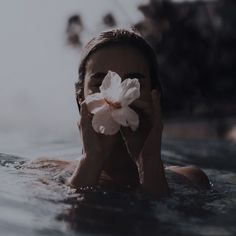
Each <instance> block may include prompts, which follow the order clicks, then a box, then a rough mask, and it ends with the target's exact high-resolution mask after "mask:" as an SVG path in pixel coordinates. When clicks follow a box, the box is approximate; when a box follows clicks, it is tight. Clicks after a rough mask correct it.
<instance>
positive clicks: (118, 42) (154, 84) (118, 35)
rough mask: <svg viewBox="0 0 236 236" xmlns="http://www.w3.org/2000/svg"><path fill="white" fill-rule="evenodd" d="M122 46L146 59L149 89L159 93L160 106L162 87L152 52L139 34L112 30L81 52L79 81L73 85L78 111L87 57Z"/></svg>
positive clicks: (95, 39)
mask: <svg viewBox="0 0 236 236" xmlns="http://www.w3.org/2000/svg"><path fill="white" fill-rule="evenodd" d="M122 45H124V46H130V47H132V48H136V49H137V50H139V51H140V52H141V53H142V54H143V55H144V56H145V57H146V59H147V61H148V63H149V68H150V77H151V88H152V89H157V90H158V91H159V92H160V93H161V104H162V99H163V98H162V97H163V96H162V95H163V94H162V87H161V83H160V80H159V77H158V63H157V58H156V54H155V52H154V50H153V49H152V47H151V46H150V45H149V44H148V43H147V41H146V40H145V39H144V38H143V37H142V36H141V35H140V34H139V33H137V32H135V31H133V30H128V29H112V30H108V31H103V32H101V33H100V34H99V35H98V36H97V37H95V38H93V39H92V40H90V41H89V42H88V43H87V45H86V46H85V47H84V49H83V51H82V55H81V62H80V66H79V79H78V81H77V82H76V83H75V89H76V100H77V104H78V107H79V109H80V103H81V102H82V101H83V99H84V78H85V74H86V63H87V61H88V59H89V57H90V56H91V55H92V54H93V53H95V52H96V51H97V50H99V49H101V48H105V47H109V46H122Z"/></svg>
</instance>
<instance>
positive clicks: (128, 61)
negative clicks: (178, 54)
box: [86, 45, 149, 76]
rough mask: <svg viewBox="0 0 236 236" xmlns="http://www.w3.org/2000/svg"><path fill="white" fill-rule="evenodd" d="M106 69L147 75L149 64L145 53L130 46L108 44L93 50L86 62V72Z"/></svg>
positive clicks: (121, 72) (120, 72)
mask: <svg viewBox="0 0 236 236" xmlns="http://www.w3.org/2000/svg"><path fill="white" fill-rule="evenodd" d="M108 70H112V71H115V72H117V73H119V74H120V75H121V74H123V75H124V74H127V73H139V74H144V75H145V76H149V65H148V61H147V59H146V57H145V55H144V54H143V53H142V52H141V51H140V50H138V49H136V48H134V47H131V46H126V45H122V46H109V47H104V48H100V49H98V50H97V51H95V52H94V53H93V54H92V55H91V56H90V57H89V58H88V61H87V63H86V72H87V73H89V74H91V73H97V72H104V73H106V72H107V71H108Z"/></svg>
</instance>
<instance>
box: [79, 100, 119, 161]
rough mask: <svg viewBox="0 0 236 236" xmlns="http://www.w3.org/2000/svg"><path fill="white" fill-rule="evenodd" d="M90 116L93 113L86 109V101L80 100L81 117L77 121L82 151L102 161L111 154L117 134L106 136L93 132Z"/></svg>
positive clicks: (91, 116)
mask: <svg viewBox="0 0 236 236" xmlns="http://www.w3.org/2000/svg"><path fill="white" fill-rule="evenodd" d="M92 118H93V115H92V114H91V113H90V112H89V111H88V109H87V105H86V103H85V102H82V103H81V118H80V121H79V122H78V127H79V130H80V135H81V140H82V145H83V153H85V154H87V155H89V156H90V157H91V158H94V159H95V160H100V161H101V162H104V161H105V160H106V159H107V158H108V157H109V155H110V154H111V151H112V149H113V147H114V144H115V141H116V139H117V136H116V135H112V136H110V135H109V136H108V135H103V134H99V133H97V132H95V131H94V129H93V127H92Z"/></svg>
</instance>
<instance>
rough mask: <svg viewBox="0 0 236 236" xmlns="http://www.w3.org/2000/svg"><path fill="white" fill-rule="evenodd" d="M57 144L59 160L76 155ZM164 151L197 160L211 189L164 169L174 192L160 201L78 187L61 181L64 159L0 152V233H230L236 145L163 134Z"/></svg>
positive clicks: (66, 171)
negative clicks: (192, 186)
mask: <svg viewBox="0 0 236 236" xmlns="http://www.w3.org/2000/svg"><path fill="white" fill-rule="evenodd" d="M58 147H60V148H58ZM53 148H54V147H53V146H52V147H51V149H53ZM57 148H58V152H59V153H60V152H61V153H63V155H62V157H61V158H60V159H61V160H68V159H75V157H77V152H76V151H75V150H76V148H73V147H72V146H70V145H68V144H63V143H60V145H58V144H57ZM62 150H63V151H62ZM54 152H55V150H54ZM59 156H60V155H59ZM55 157H56V159H58V155H55ZM162 157H163V160H164V162H165V164H166V165H181V166H184V165H192V164H194V165H198V166H200V167H201V168H203V169H204V171H205V172H206V173H207V174H208V176H209V177H210V179H211V183H212V189H211V190H207V191H200V190H196V189H189V188H187V187H186V186H183V185H180V184H178V183H176V182H175V181H174V180H173V178H172V177H171V175H170V174H169V173H167V177H168V180H169V185H170V187H171V188H172V195H171V196H170V197H168V198H165V199H160V200H159V201H153V200H151V199H149V198H148V197H147V196H144V195H141V194H138V193H131V192H129V191H126V192H124V191H118V190H117V191H112V190H110V191H104V189H101V188H99V187H97V188H93V189H90V188H88V189H86V188H85V189H83V190H82V191H81V193H80V194H78V193H75V192H74V191H73V190H72V189H70V188H68V187H67V186H65V185H64V184H63V179H64V178H66V177H67V176H69V175H70V164H68V163H67V162H60V163H57V162H53V161H51V162H50V161H47V162H45V161H34V162H33V163H32V162H31V163H29V162H30V161H29V159H27V158H25V157H23V158H20V157H17V156H14V155H6V154H0V180H1V182H0V235H1V236H2V235H4V236H5V235H18V236H21V235H22V236H23V235H24V236H33V235H35V236H37V235H55V236H56V235H59V236H60V235H94V234H96V235H97V234H99V235H219V236H223V235H230V236H233V235H235V234H236V227H235V219H236V174H235V170H236V146H235V145H233V144H229V143H223V142H216V141H214V142H211V141H206V140H202V141H196V140H194V141H184V140H165V141H164V143H163V151H162ZM42 163H43V164H42Z"/></svg>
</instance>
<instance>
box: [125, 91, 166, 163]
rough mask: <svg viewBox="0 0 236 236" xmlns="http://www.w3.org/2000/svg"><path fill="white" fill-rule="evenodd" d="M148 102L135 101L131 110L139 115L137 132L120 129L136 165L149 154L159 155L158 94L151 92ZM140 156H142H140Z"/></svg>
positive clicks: (159, 119) (161, 127)
mask: <svg viewBox="0 0 236 236" xmlns="http://www.w3.org/2000/svg"><path fill="white" fill-rule="evenodd" d="M150 100H151V101H149V102H142V101H136V102H134V104H133V106H132V108H133V109H135V110H136V112H137V113H138V114H139V119H140V124H139V128H138V129H137V131H135V132H133V131H131V130H130V128H124V127H122V130H121V133H122V136H123V139H124V141H125V143H126V146H127V148H128V151H129V154H130V156H131V158H132V159H133V161H134V162H135V163H136V164H138V163H139V161H140V158H142V156H145V158H146V159H147V158H148V156H150V154H151V155H152V156H153V155H154V154H156V155H159V152H160V146H161V135H162V129H163V124H162V119H161V107H160V94H158V93H157V91H156V90H152V97H151V99H150ZM141 154H142V155H141Z"/></svg>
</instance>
